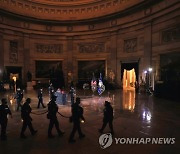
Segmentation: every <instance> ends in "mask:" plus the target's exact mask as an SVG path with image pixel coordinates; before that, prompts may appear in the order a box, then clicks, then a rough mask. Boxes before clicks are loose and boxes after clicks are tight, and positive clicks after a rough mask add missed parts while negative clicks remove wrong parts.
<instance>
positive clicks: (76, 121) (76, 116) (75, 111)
mask: <svg viewBox="0 0 180 154" xmlns="http://www.w3.org/2000/svg"><path fill="white" fill-rule="evenodd" d="M81 119H82V120H85V119H84V117H83V108H82V107H81V106H79V104H78V103H75V104H73V105H72V117H71V120H72V122H73V130H72V132H71V134H70V137H69V141H72V140H73V138H74V135H75V133H76V131H78V133H79V137H80V138H81V137H82V136H84V134H83V133H82V131H81V127H80V120H81Z"/></svg>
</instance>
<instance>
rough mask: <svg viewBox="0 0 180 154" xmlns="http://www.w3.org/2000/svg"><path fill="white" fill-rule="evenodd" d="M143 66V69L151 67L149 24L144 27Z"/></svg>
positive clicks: (150, 31) (150, 29) (150, 32)
mask: <svg viewBox="0 0 180 154" xmlns="http://www.w3.org/2000/svg"><path fill="white" fill-rule="evenodd" d="M143 59H144V62H143V63H144V64H143V66H144V67H143V69H144V70H145V69H148V68H149V67H152V66H151V65H152V24H151V22H149V23H146V24H145V25H144V57H143Z"/></svg>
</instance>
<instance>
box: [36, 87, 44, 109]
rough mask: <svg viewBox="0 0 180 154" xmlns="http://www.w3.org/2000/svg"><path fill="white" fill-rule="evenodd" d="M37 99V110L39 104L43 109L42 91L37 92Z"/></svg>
mask: <svg viewBox="0 0 180 154" xmlns="http://www.w3.org/2000/svg"><path fill="white" fill-rule="evenodd" d="M38 99H39V101H38V106H37V108H39V107H40V104H41V105H42V107H43V108H45V106H44V104H43V94H42V91H41V90H39V91H38Z"/></svg>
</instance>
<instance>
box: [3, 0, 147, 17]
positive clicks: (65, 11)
mask: <svg viewBox="0 0 180 154" xmlns="http://www.w3.org/2000/svg"><path fill="white" fill-rule="evenodd" d="M50 1H51V2H52V3H51V2H50ZM53 1H54V3H53ZM53 1H52V0H48V1H47V0H46V1H45V0H44V1H33V0H31V1H24V0H0V8H2V9H3V10H7V11H8V12H13V13H16V14H20V15H23V16H24V15H26V16H28V17H36V18H38V19H48V20H72V18H73V19H74V20H79V19H90V18H95V17H100V16H104V15H108V14H112V13H116V12H119V11H123V10H125V9H127V8H130V7H132V6H134V5H136V4H138V3H142V2H144V1H145V0H106V1H104V0H92V1H85V0H84V1H85V2H86V3H83V2H84V1H82V2H81V1H77V2H78V3H77V4H76V3H72V2H71V3H70V0H66V1H69V2H66V3H65V4H66V5H62V4H61V2H62V0H58V1H57V0H53ZM64 1H65V0H64ZM73 2H74V0H73ZM62 3H63V2H62ZM10 8H11V9H10ZM104 9H106V10H107V11H104ZM59 15H62V16H59Z"/></svg>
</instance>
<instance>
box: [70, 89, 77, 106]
mask: <svg viewBox="0 0 180 154" xmlns="http://www.w3.org/2000/svg"><path fill="white" fill-rule="evenodd" d="M75 92H76V91H75V88H74V87H73V86H71V88H70V91H69V93H70V96H71V105H73V104H74V95H75Z"/></svg>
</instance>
